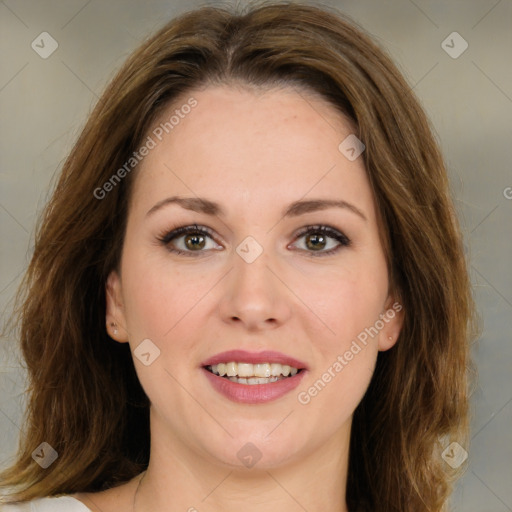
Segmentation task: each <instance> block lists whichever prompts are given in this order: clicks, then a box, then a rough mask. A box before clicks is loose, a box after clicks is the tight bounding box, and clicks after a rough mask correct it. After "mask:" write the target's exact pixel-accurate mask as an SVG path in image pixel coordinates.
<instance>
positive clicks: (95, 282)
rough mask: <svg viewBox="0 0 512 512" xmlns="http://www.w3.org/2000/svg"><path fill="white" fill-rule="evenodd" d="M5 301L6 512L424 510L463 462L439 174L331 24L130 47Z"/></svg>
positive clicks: (385, 66)
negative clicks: (22, 376) (15, 338)
mask: <svg viewBox="0 0 512 512" xmlns="http://www.w3.org/2000/svg"><path fill="white" fill-rule="evenodd" d="M22 291H23V292H24V294H23V295H22V296H21V299H20V300H22V301H23V302H22V307H21V308H20V314H19V321H20V335H21V348H22V351H23V355H24V358H25V360H26V363H27V367H28V370H29V375H30V379H31V380H30V389H29V393H30V395H29V396H30V399H29V407H28V411H27V420H26V431H25V432H24V434H23V436H22V444H21V446H20V450H19V453H18V456H17V460H16V461H15V463H14V464H13V466H12V467H10V468H8V469H6V470H5V471H4V472H3V474H2V480H1V481H2V485H3V488H4V490H5V491H6V492H5V496H4V498H3V499H4V503H10V505H6V507H5V509H6V510H8V511H16V510H17V511H20V510H25V509H27V508H26V507H29V506H30V505H32V506H33V508H32V509H31V510H43V508H42V507H44V506H47V507H53V508H52V510H60V508H58V507H61V508H62V510H70V511H71V510H72V511H75V510H76V511H87V510H91V511H95V512H97V511H101V512H113V511H116V510H128V511H129V510H133V511H134V512H143V511H153V512H160V511H163V510H165V511H169V510H172V511H174V510H189V511H194V510H199V511H214V510H215V511H216V510H223V511H231V510H240V509H243V510H246V511H256V510H264V509H265V510H267V509H268V508H270V507H273V508H274V509H279V510H283V511H288V510H320V509H321V510H324V511H337V512H339V511H344V512H346V511H372V512H381V511H382V512H384V511H386V512H390V511H415V512H421V511H425V512H427V511H428V512H433V511H441V510H443V507H444V504H445V502H446V499H447V497H448V496H449V493H450V489H451V482H452V481H453V480H454V478H455V477H456V476H457V473H458V471H460V470H461V469H462V468H463V467H464V466H463V464H460V465H458V466H457V465H455V464H447V462H446V457H443V453H444V452H443V450H444V449H445V448H446V446H447V442H452V443H453V442H456V443H457V446H459V447H464V446H466V440H467V425H468V421H467V367H468V364H469V359H468V339H469V338H470V336H471V321H472V318H473V304H472V299H471V294H470V289H469V283H468V275H467V270H466V264H465V260H464V255H463V249H462V242H461V234H460V230H459V226H458V223H457V220H456V217H455V214H454V208H453V206H452V202H451V199H450V193H449V189H448V181H447V176H446V170H445V167H444V164H443V161H442V157H441V155H440V152H439V149H438V147H437V145H436V143H435V141H434V138H433V135H432V132H431V130H430V128H429V124H428V121H427V119H426V116H425V114H424V112H423V111H422V109H421V107H420V106H419V103H418V101H417V99H416V98H415V97H414V95H413V93H412V91H411V90H410V88H409V86H408V85H407V83H406V82H405V80H404V79H403V77H402V76H401V75H400V73H399V72H398V70H397V69H396V67H395V66H394V64H393V63H392V62H391V60H390V59H389V57H388V56H386V54H385V53H384V52H383V50H382V49H380V48H378V47H377V46H376V44H375V43H373V42H372V41H371V39H370V38H369V37H368V36H367V35H365V34H364V33H363V31H362V30H361V29H359V28H358V27H357V26H356V25H355V24H354V23H353V22H351V21H348V20H346V19H345V18H344V17H342V16H340V15H339V14H336V13H334V12H332V11H330V10H326V9H320V8H318V7H311V6H306V5H300V4H266V5H263V6H260V7H254V8H252V9H251V10H249V11H248V12H247V13H245V14H236V13H232V12H229V11H228V10H224V9H217V8H212V7H205V8H202V9H198V10H196V11H193V12H190V13H187V14H184V15H182V16H181V17H179V18H177V19H174V20H172V21H171V22H170V23H168V24H167V25H166V26H165V27H164V28H163V29H162V30H160V31H159V32H158V33H157V34H156V35H155V36H154V37H152V38H151V39H150V40H148V41H147V42H145V43H144V44H143V45H142V46H141V47H140V48H139V49H138V50H137V51H136V52H135V53H134V54H133V55H132V56H131V57H130V58H129V60H128V61H127V62H126V64H125V65H124V66H123V68H122V69H121V71H120V72H119V73H118V75H117V76H116V78H115V79H114V80H113V81H112V83H111V84H110V86H109V87H108V89H107V91H106V92H105V94H104V95H103V97H102V98H101V100H100V101H99V103H98V105H97V107H96V109H95V110H94V112H93V113H92V115H91V117H90V119H89V121H88V123H87V125H86V127H85V129H84V131H83V133H82V135H81V137H80V138H79V140H78V142H77V143H76V145H75V147H74V149H73V151H72V153H71V155H70V156H69V158H68V160H67V162H66V163H65V165H64V168H63V171H62V176H61V178H60V181H59V183H58V186H57V188H56V190H55V192H54V195H53V197H52V199H51V201H50V203H49V205H48V207H47V209H46V212H45V215H44V217H43V219H42V223H41V226H40V228H39V230H38V233H37V240H36V245H35V251H34V255H33V259H32V261H31V263H30V266H29V268H28V271H27V274H26V276H25V280H24V282H23V284H22ZM23 507H25V508H23ZM38 507H39V508H38ZM27 510H28V509H27Z"/></svg>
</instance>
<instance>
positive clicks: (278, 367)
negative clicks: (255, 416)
mask: <svg viewBox="0 0 512 512" xmlns="http://www.w3.org/2000/svg"><path fill="white" fill-rule="evenodd" d="M204 368H206V370H208V371H209V372H211V373H213V374H214V375H217V376H219V377H223V378H225V379H228V380H230V381H231V382H236V383H238V384H248V385H254V384H270V383H272V382H278V381H280V380H284V379H288V378H290V377H293V376H295V375H297V374H298V373H300V372H301V371H302V370H303V368H295V367H293V366H289V365H286V364H279V363H258V364H251V363H242V362H235V361H230V362H227V363H219V364H214V365H208V366H205V367H204Z"/></svg>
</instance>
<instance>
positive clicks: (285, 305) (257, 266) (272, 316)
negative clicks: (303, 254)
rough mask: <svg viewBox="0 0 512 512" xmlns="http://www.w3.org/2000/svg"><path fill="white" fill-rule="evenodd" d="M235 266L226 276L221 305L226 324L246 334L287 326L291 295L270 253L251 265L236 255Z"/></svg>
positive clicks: (261, 256) (262, 255) (234, 257)
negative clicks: (238, 328)
mask: <svg viewBox="0 0 512 512" xmlns="http://www.w3.org/2000/svg"><path fill="white" fill-rule="evenodd" d="M233 267H234V268H233V269H232V270H231V272H229V274H228V276H226V283H225V286H224V289H223V292H222V299H221V302H220V306H219V308H220V313H221V315H222V319H223V321H224V322H226V323H230V324H240V326H243V327H244V328H245V330H247V331H259V330H265V329H267V330H268V329H275V328H277V327H279V326H280V325H282V324H284V323H285V322H286V321H287V320H288V319H289V318H290V316H291V304H290V298H291V296H292V294H291V292H290V291H289V290H288V288H287V286H286V284H285V280H284V279H283V277H282V276H280V272H279V269H278V266H277V264H275V261H270V258H269V257H268V255H267V252H266V251H265V250H264V251H263V253H262V254H261V255H260V256H259V257H258V258H256V260H254V261H252V262H251V263H248V262H247V261H245V260H244V259H243V258H242V257H240V256H239V255H238V254H237V253H234V255H233Z"/></svg>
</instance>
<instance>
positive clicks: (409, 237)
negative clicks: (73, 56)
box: [0, 3, 474, 512]
mask: <svg viewBox="0 0 512 512" xmlns="http://www.w3.org/2000/svg"><path fill="white" fill-rule="evenodd" d="M230 83H231V84H233V83H238V84H246V85H247V86H256V87H262V86H269V85H270V86H272V85H277V86H282V85H289V86H292V87H293V86H298V87H302V88H305V89H308V90H310V91H312V92H314V93H317V94H319V95H320V96H322V97H323V98H325V99H327V100H328V101H329V102H330V103H331V104H332V105H333V106H334V107H335V108H337V109H339V110H340V111H341V112H343V113H344V114H345V115H346V116H347V117H348V118H349V119H351V120H352V121H353V122H354V125H355V126H356V127H357V136H358V137H359V138H360V139H361V140H362V141H363V142H364V144H365V145H366V150H365V152H364V153H363V155H362V157H363V158H364V162H365V166H366V169H367V173H368V177H369V180H370V183H371V186H372V189H373V191H374V195H375V200H376V203H377V208H378V212H379V215H380V216H381V218H382V219H383V221H384V229H385V238H386V245H388V246H389V251H388V265H389V270H390V280H391V283H392V286H393V289H394V290H396V293H397V295H398V297H399V298H400V302H401V304H403V306H404V311H405V319H404V325H403V328H402V331H401V334H400V337H399V340H398V342H397V344H396V345H395V346H394V347H393V348H392V349H391V350H389V351H387V352H381V353H379V356H378V361H377V367H376V370H375V373H374V376H373V378H372V381H371V383H370V386H369V389H368V391H367V393H366V395H365V396H364V398H363V400H362V402H361V403H360V404H359V406H358V407H357V409H356V411H355V413H354V418H353V425H352V437H351V445H350V456H349V476H348V482H347V503H348V506H349V508H350V509H351V510H352V509H358V510H364V511H370V510H371V511H372V512H391V511H400V512H403V511H405V510H414V511H415V512H422V511H425V512H427V511H428V512H434V511H439V510H441V509H442V507H443V504H444V503H445V501H446V498H447V496H448V494H449V492H450V488H451V481H452V480H453V478H454V477H455V476H456V473H457V471H455V470H452V468H451V467H450V466H448V465H447V464H446V463H445V462H444V461H443V459H442V458H441V456H440V454H441V451H442V447H441V443H440V442H439V436H446V438H449V439H450V440H452V441H457V442H459V443H460V444H461V445H463V446H465V443H466V441H467V429H468V419H467V418H468V411H467V409H468V368H469V356H468V346H469V344H468V340H470V339H471V335H472V330H471V327H472V325H473V324H472V321H473V316H474V313H473V310H474V306H473V302H472V297H471V292H470V286H469V280H468V274H467V267H466V262H465V258H464V253H463V246H462V241H461V233H460V228H459V225H458V222H457V219H456V216H455V213H454V208H453V206H452V202H451V199H450V193H449V187H448V180H447V175H446V170H445V166H444V163H443V160H442V157H441V155H440V152H439V149H438V146H437V143H436V141H435V138H434V136H433V135H432V131H431V129H430V127H429V123H428V120H427V118H426V116H425V114H424V112H423V110H422V108H421V107H420V105H419V102H418V100H417V99H416V98H415V96H414V94H413V92H412V91H411V88H410V87H409V85H408V84H407V83H406V81H405V80H404V79H403V77H402V76H401V74H400V72H399V71H398V70H397V68H396V67H395V65H394V64H393V63H392V61H391V59H390V58H389V57H388V56H387V55H386V53H385V52H384V51H383V50H382V49H380V48H379V47H378V45H377V44H376V43H374V42H373V41H372V39H371V38H370V37H369V36H367V35H365V33H364V31H363V30H362V29H360V28H359V27H358V26H357V24H356V23H354V22H353V21H351V20H349V19H347V18H346V17H345V16H342V15H340V14H339V13H337V12H335V11H333V10H330V9H327V8H322V9H320V8H318V7H314V6H308V5H304V4H297V3H280V4H275V3H274V4H263V5H259V6H254V7H253V8H251V9H249V10H248V11H247V12H245V13H239V12H232V11H230V10H229V9H225V8H213V7H204V8H201V9H197V10H194V11H192V12H190V13H186V14H184V15H181V16H179V17H178V18H176V19H174V20H172V21H171V22H170V23H168V24H167V25H166V26H164V27H163V28H162V29H161V30H160V31H159V32H158V33H157V34H156V35H154V36H153V37H152V38H150V39H149V40H148V41H147V42H145V43H144V44H143V45H142V46H141V47H140V48H139V49H138V50H137V51H135V52H134V53H133V55H132V56H131V57H130V58H129V59H128V61H127V62H126V63H125V64H124V66H123V67H122V69H121V70H120V71H119V73H118V74H117V76H116V77H115V78H114V80H113V81H112V82H111V84H110V85H109V87H108V88H107V90H106V91H105V93H104V94H103V96H102V98H101V99H100V101H99V102H98V104H97V106H96V108H95V109H94V111H93V112H92V114H91V116H90V118H89V120H88V122H87V124H86V126H85V128H84V130H83V132H82V134H81V136H80V137H79V139H78V141H77V143H76V145H75V146H74V148H73V150H72V152H71V154H70V156H69V158H68V159H67V161H66V162H65V164H64V167H63V170H62V174H61V176H60V179H59V181H58V184H57V186H56V189H55V191H54V193H53V196H52V198H51V201H50V202H49V204H48V205H47V207H46V210H45V212H44V215H43V216H42V218H41V219H40V224H39V225H38V227H37V233H36V243H35V249H34V254H33V257H32V260H31V262H30V265H29V267H28V270H27V272H26V274H25V277H24V279H23V281H22V284H21V285H20V288H19V290H18V295H17V301H18V302H17V304H21V305H20V306H19V307H18V308H17V310H16V320H17V324H18V325H19V327H20V330H19V337H20V343H21V349H22V354H23V356H24V359H25V361H26V365H27V369H28V374H29V377H30V385H29V389H28V392H29V401H28V408H27V412H26V422H25V426H26V427H25V429H24V432H23V434H22V436H21V440H20V447H19V451H18V454H17V458H16V461H15V463H14V464H13V465H12V467H10V468H8V469H6V470H5V471H4V472H3V473H2V474H1V475H0V476H1V478H2V484H1V486H2V487H3V488H4V489H9V488H11V494H10V495H8V496H7V498H5V499H7V500H8V501H26V500H29V499H32V498H35V497H40V496H48V495H58V494H62V493H74V492H80V491H88V492H91V491H98V490H102V489H106V488H109V487H112V486H115V485H117V484H119V483H121V482H124V481H126V480H128V479H130V478H132V477H134V476H135V475H137V474H138V473H140V472H141V471H142V470H144V469H145V468H146V467H147V464H148V457H149V407H148V399H147V397H146V395H145V393H144V391H143V390H142V388H141V386H140V384H139V382H138V379H137V376H136V373H135V369H134V365H133V361H132V358H131V354H130V350H129V346H128V344H119V343H116V342H114V341H112V340H111V339H110V338H109V336H108V335H107V332H106V329H105V281H106V278H107V276H108V274H109V273H110V271H111V270H113V269H116V268H118V264H119V261H120V255H121V251H122V242H123V237H124V230H125V222H126V217H127V209H128V206H129V205H128V201H129V198H130V189H131V183H132V182H133V176H134V172H132V173H130V174H129V175H127V176H126V177H125V178H124V179H123V180H121V181H120V183H118V184H116V186H114V187H112V190H111V191H109V194H108V198H107V199H105V200H98V199H97V198H96V197H95V194H94V191H95V190H97V188H98V187H101V186H102V184H104V183H105V182H107V181H108V180H109V178H111V176H112V174H113V172H114V171H115V170H116V169H118V168H120V167H121V166H122V165H123V164H124V163H125V162H126V161H127V159H128V158H129V157H130V155H131V154H132V153H133V151H135V150H137V148H138V147H139V145H140V144H141V142H142V141H143V140H144V137H145V136H146V135H147V132H148V130H149V129H150V126H151V124H152V122H154V120H155V119H156V118H157V117H158V115H159V114H160V113H161V112H162V109H164V108H165V107H166V106H167V105H168V104H169V102H171V101H174V100H176V98H178V96H180V95H183V94H184V93H187V92H190V91H191V90H193V89H194V88H195V89H197V88H199V87H205V86H207V85H208V84H230ZM43 441H45V442H47V443H49V444H50V445H51V446H52V447H53V448H54V449H55V450H56V451H57V452H58V454H59V457H58V459H57V460H56V461H55V462H54V463H53V464H52V465H51V466H50V467H49V468H47V469H42V468H41V467H40V466H39V465H38V464H36V463H35V462H34V460H33V459H32V457H31V453H32V452H33V450H34V449H35V448H36V447H37V446H38V445H39V444H40V443H41V442H43Z"/></svg>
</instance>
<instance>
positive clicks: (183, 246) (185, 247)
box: [158, 224, 219, 256]
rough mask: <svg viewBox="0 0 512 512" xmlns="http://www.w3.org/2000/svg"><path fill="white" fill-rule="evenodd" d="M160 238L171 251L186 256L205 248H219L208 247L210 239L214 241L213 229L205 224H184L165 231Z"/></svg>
mask: <svg viewBox="0 0 512 512" xmlns="http://www.w3.org/2000/svg"><path fill="white" fill-rule="evenodd" d="M158 240H159V241H160V242H161V243H162V244H163V245H165V246H166V247H167V249H168V250H169V251H170V252H174V253H176V254H182V255H185V256H195V254H193V253H201V252H205V251H204V250H203V249H205V248H206V249H217V248H218V247H219V246H216V247H207V242H208V240H211V241H213V235H212V231H211V230H210V229H209V228H207V227H204V226H198V225H197V224H194V225H193V226H182V227H179V228H176V229H173V230H171V231H168V232H165V233H164V234H162V235H160V236H159V237H158Z"/></svg>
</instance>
